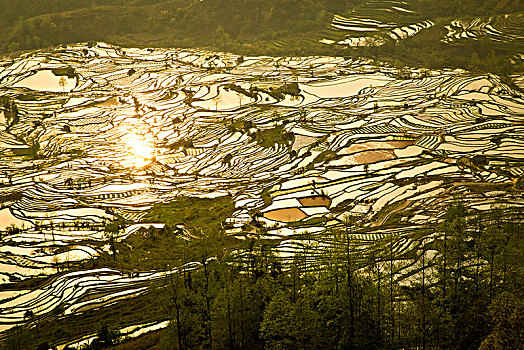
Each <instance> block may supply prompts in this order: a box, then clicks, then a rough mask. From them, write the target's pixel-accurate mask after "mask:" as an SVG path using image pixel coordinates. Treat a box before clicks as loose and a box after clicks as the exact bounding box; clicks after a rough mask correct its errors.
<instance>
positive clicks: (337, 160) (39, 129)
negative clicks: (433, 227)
mask: <svg viewBox="0 0 524 350" xmlns="http://www.w3.org/2000/svg"><path fill="white" fill-rule="evenodd" d="M412 30H415V29H412ZM410 33H411V32H410V31H407V34H410ZM84 50H87V53H88V54H85V53H84ZM40 55H46V56H49V57H52V58H53V60H54V61H56V62H63V64H64V65H68V66H70V67H71V69H72V70H73V71H74V72H75V78H69V79H67V78H66V81H65V83H66V84H65V85H64V86H60V85H59V82H60V78H59V77H58V76H55V77H52V76H50V75H49V74H50V72H51V74H52V71H51V70H49V69H47V68H48V67H47V68H46V67H43V66H42V67H41V66H39V65H38V63H35V62H40V57H39V56H40ZM241 61H242V60H239V56H237V55H233V54H224V53H218V54H216V53H213V52H208V51H204V50H185V49H158V50H155V51H154V52H149V51H147V50H142V49H123V50H120V49H118V48H116V47H112V46H110V45H107V44H104V43H99V44H97V45H96V46H93V47H88V46H86V45H74V46H69V47H67V48H66V49H61V50H60V51H58V50H57V51H53V50H50V52H47V53H43V52H39V53H34V54H32V55H28V56H27V57H22V58H18V59H16V60H14V61H13V62H11V63H5V64H4V65H3V66H2V68H1V69H2V70H1V71H0V74H1V76H2V77H5V79H4V80H3V81H2V85H1V88H0V95H1V96H6V97H7V96H8V98H9V99H10V101H11V102H13V103H15V105H16V106H17V109H18V114H17V118H13V117H12V116H10V118H6V112H8V111H4V110H2V114H0V129H1V131H0V204H1V207H0V231H1V233H2V234H1V240H2V246H4V247H12V249H11V248H10V249H7V248H6V249H3V250H0V264H1V265H0V267H1V268H0V271H1V272H2V275H1V276H2V277H1V284H0V293H7V291H6V290H4V289H2V285H4V286H7V285H9V286H10V287H11V286H13V285H16V283H17V282H19V281H20V280H27V279H29V278H31V277H34V276H41V277H45V276H52V275H56V277H57V279H56V280H54V281H53V282H52V283H49V284H46V285H44V286H41V287H39V288H35V289H34V290H32V291H30V292H29V294H20V293H25V291H26V290H27V289H26V288H20V289H19V290H18V291H17V290H11V291H10V292H9V293H13V294H9V295H12V296H13V297H14V298H13V299H11V300H10V301H8V302H2V301H0V308H2V311H3V312H2V317H1V318H0V327H2V328H3V329H6V328H9V327H12V326H13V325H16V324H18V323H23V322H25V321H26V320H24V317H23V315H24V312H25V311H27V310H38V311H37V312H38V313H40V314H42V315H44V314H46V315H48V314H50V313H51V312H52V311H53V310H55V309H57V308H58V307H59V306H60V307H63V308H62V310H64V311H63V312H65V313H69V314H75V313H79V312H83V311H86V310H88V309H92V308H97V307H101V306H104V305H107V304H109V303H111V302H114V301H116V300H124V299H125V298H127V297H129V296H131V295H137V294H140V293H144V292H145V291H146V290H147V286H148V283H149V282H150V281H152V280H156V279H159V278H161V277H162V276H163V274H164V273H167V274H168V273H169V270H167V269H166V270H165V271H138V272H137V273H138V276H137V277H133V278H130V277H129V276H127V275H126V272H121V271H118V270H114V269H97V268H90V267H89V268H88V267H87V265H86V266H84V267H83V268H79V271H75V272H68V271H67V263H72V262H78V261H79V262H84V263H86V264H87V263H88V262H90V261H91V260H92V259H94V258H95V257H96V256H97V254H109V253H110V249H109V248H108V245H107V244H108V234H107V233H106V232H105V230H104V225H105V223H107V222H110V221H111V220H113V219H114V218H116V217H121V218H123V219H126V220H127V221H128V225H127V227H124V228H122V229H121V231H120V232H118V234H117V235H116V237H117V238H116V239H117V240H118V239H124V238H125V237H127V236H129V235H133V234H136V233H137V232H141V230H142V229H143V230H148V229H150V228H151V227H152V228H154V229H158V230H160V229H162V227H163V226H162V223H159V222H152V223H149V224H148V225H146V226H140V225H142V224H144V223H140V225H139V226H135V225H138V224H139V222H140V221H141V219H142V218H143V217H144V215H145V214H146V212H147V210H148V209H150V208H151V207H152V206H153V205H154V204H155V203H160V202H169V201H173V200H176V199H177V197H178V196H180V195H184V196H192V197H199V198H217V197H223V196H225V195H228V196H231V198H232V201H233V202H234V206H235V208H234V209H235V210H234V211H233V214H231V217H229V218H228V219H227V220H226V221H227V222H228V223H232V226H233V229H231V230H234V231H229V232H231V233H232V232H234V234H235V237H239V238H246V237H248V236H252V235H253V232H258V231H256V230H254V229H253V228H252V227H249V225H251V223H252V222H253V220H255V221H258V222H259V223H260V224H261V225H262V226H265V227H263V228H262V229H263V230H266V231H267V232H266V231H264V233H263V234H264V235H268V236H270V237H272V238H274V239H277V240H278V239H281V237H285V236H290V235H293V236H294V237H293V238H294V240H293V241H288V242H281V243H282V244H280V245H279V248H278V249H280V250H281V251H280V253H281V256H283V257H284V256H285V257H288V256H290V255H292V254H293V252H294V251H295V249H299V248H297V247H300V245H299V244H297V242H300V239H299V238H300V236H301V235H303V234H304V235H306V234H318V233H319V232H322V231H324V230H325V229H326V228H329V227H332V226H337V225H340V223H341V220H342V219H343V218H344V216H345V215H347V214H351V215H354V216H357V217H358V218H360V219H362V220H364V221H365V220H368V221H367V222H372V223H374V225H375V226H373V225H371V224H370V225H369V230H370V231H369V232H367V233H366V234H365V235H357V234H355V239H365V240H372V239H376V237H383V236H384V235H385V234H386V233H384V232H383V231H380V232H378V231H377V232H374V231H373V228H374V227H375V228H376V227H379V226H380V225H378V224H377V222H378V223H379V224H380V222H382V221H383V220H386V217H387V215H389V214H391V213H395V211H401V210H404V209H409V211H408V210H406V212H409V213H410V214H409V215H410V216H406V218H405V220H404V221H403V222H402V225H405V226H406V227H409V229H406V232H409V230H411V229H413V227H415V228H416V227H423V226H424V225H426V224H427V223H431V222H433V221H435V220H438V218H439V215H440V214H439V213H441V210H442V208H443V207H444V204H443V203H445V201H446V200H449V199H450V198H452V196H453V194H454V193H455V192H454V191H459V190H463V189H470V188H471V184H472V183H473V184H474V183H476V182H483V183H486V182H487V183H492V184H493V186H500V188H499V191H498V192H496V191H493V192H489V193H478V192H475V191H471V192H468V196H469V197H468V198H469V202H468V203H469V204H468V205H471V206H472V207H478V208H484V206H486V205H487V204H486V201H487V200H491V201H492V202H490V203H494V202H497V201H498V202H504V201H505V196H504V193H505V192H504V191H506V190H508V189H512V191H513V192H512V193H513V195H514V196H515V198H516V199H514V200H512V202H511V203H510V204H508V205H516V206H522V205H523V201H522V194H521V193H522V192H521V190H522V189H520V188H517V187H515V186H516V185H515V184H517V183H518V181H517V180H518V178H519V177H520V176H522V175H521V174H522V173H523V172H524V171H523V169H522V163H521V160H522V155H523V154H524V144H523V143H522V140H521V137H520V133H521V131H522V127H523V121H524V119H523V114H522V112H523V109H522V108H523V107H522V106H523V105H524V104H523V102H524V101H523V96H522V94H521V93H520V92H518V91H515V90H513V89H512V88H510V87H509V86H507V85H505V84H504V83H502V82H501V81H500V79H499V78H498V77H496V76H493V75H489V76H486V75H479V74H474V73H469V72H464V71H459V70H455V71H434V72H430V73H429V74H427V76H425V77H419V72H418V71H416V70H413V77H412V78H410V79H399V78H398V76H397V75H396V73H395V70H394V69H393V68H391V67H386V66H384V65H381V64H379V63H374V62H371V61H367V60H356V59H345V58H342V57H336V58H331V57H293V58H278V57H276V58H272V57H244V58H243V62H241ZM57 66H61V65H59V64H57ZM39 67H40V68H39ZM34 69H37V70H38V72H36V73H34V72H33V71H32V70H34ZM31 74H32V75H31ZM36 77H38V79H37V80H38V82H37V80H35V79H36ZM40 77H43V78H45V79H40ZM51 78H52V79H51ZM29 79H31V80H29ZM57 79H58V80H57ZM51 80H52V81H51ZM20 84H23V85H20ZM38 84H42V85H38ZM21 87H25V88H26V89H21ZM29 89H32V91H30V90H29ZM9 113H11V112H9ZM2 118H3V119H2ZM504 186H506V187H504ZM486 197H487V198H486ZM433 198H439V199H442V201H440V200H439V202H438V203H437V204H431V205H433V206H432V208H431V209H432V210H431V211H430V212H428V213H425V209H426V206H427V205H428V203H430V200H431V199H433ZM441 203H442V204H441ZM384 210H389V212H387V213H386V214H384ZM315 220H316V221H315ZM381 220H382V221H381ZM180 224H183V223H180ZM10 225H14V226H12V227H16V228H17V229H20V231H16V232H15V231H10V232H9V234H8V233H7V228H8V227H9V226H10ZM246 227H247V228H246ZM377 230H378V229H377ZM226 232H228V231H226ZM261 235H262V233H261ZM188 237H189V238H188V239H191V237H190V236H188ZM279 237H280V238H279ZM308 237H310V235H308ZM308 239H309V238H308ZM402 246H403V247H404V246H405V247H409V244H408V243H406V244H405V245H402ZM42 248H45V249H44V250H39V249H42ZM278 249H277V251H278ZM403 249H404V248H403ZM406 249H408V248H406ZM37 251H38V252H39V253H38V254H34V255H32V254H31V252H37ZM41 252H45V253H41ZM108 252H109V253H108ZM191 268H198V264H195V265H194V266H193V265H192V266H191ZM58 269H60V273H57V270H58ZM15 289H16V288H15ZM100 289H104V290H105V292H104V293H103V295H99V294H98V293H99V291H100ZM0 295H4V294H0ZM6 295H7V294H6ZM90 296H92V298H90ZM79 300H83V301H82V302H79ZM77 301H78V302H77Z"/></svg>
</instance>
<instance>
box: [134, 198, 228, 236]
mask: <svg viewBox="0 0 524 350" xmlns="http://www.w3.org/2000/svg"><path fill="white" fill-rule="evenodd" d="M234 210H235V204H234V202H233V199H232V198H231V196H223V197H218V198H212V199H211V198H196V197H184V196H182V197H178V198H177V200H176V201H174V202H170V203H159V204H156V205H154V206H153V207H152V208H151V209H150V210H149V212H148V213H147V214H146V216H145V217H144V218H143V220H142V221H143V222H161V223H164V224H166V225H167V226H168V227H170V228H174V227H176V225H180V224H183V225H184V226H185V227H186V228H187V229H189V230H190V232H191V233H193V234H197V235H201V234H203V235H208V236H210V235H216V234H218V233H220V231H221V229H222V224H223V223H224V221H225V220H226V218H228V217H229V216H231V214H233V211H234Z"/></svg>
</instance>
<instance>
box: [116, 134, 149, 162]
mask: <svg viewBox="0 0 524 350" xmlns="http://www.w3.org/2000/svg"><path fill="white" fill-rule="evenodd" d="M122 141H123V142H124V144H125V147H126V148H127V154H126V155H125V156H124V160H123V162H122V163H123V165H124V166H128V167H135V168H143V167H145V166H146V165H148V164H151V161H152V160H153V158H154V157H155V154H156V150H155V147H154V142H153V138H152V137H151V136H149V135H148V134H144V135H142V134H138V133H135V132H129V133H128V134H126V135H124V136H123V137H122Z"/></svg>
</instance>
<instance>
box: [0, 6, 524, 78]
mask: <svg viewBox="0 0 524 350" xmlns="http://www.w3.org/2000/svg"><path fill="white" fill-rule="evenodd" d="M363 3H365V2H363V1H360V0H352V1H347V2H340V1H336V0H319V1H316V0H308V1H296V0H284V1H278V2H274V1H270V0H263V1H254V0H241V1H240V0H220V1H200V0H192V1H181V0H163V1H162V0H142V1H139V0H119V1H109V0H74V1H64V0H53V1H44V0H22V1H9V0H7V1H0V50H1V51H2V52H4V53H8V52H16V51H19V50H33V49H40V48H46V47H49V46H55V45H61V44H67V43H75V42H86V41H96V40H101V41H107V42H111V43H113V44H117V45H123V46H164V47H165V46H170V47H210V48H213V49H219V50H226V51H230V52H236V53H239V54H257V55H260V54H270V55H315V54H324V55H342V56H348V55H349V56H367V57H372V58H377V59H380V60H386V61H391V62H392V63H396V64H399V65H401V64H409V65H423V66H426V67H428V68H443V67H459V68H465V69H470V70H479V71H490V72H494V73H497V74H502V75H509V74H514V73H516V72H521V71H522V62H521V61H520V62H519V61H516V62H515V61H514V58H512V57H513V56H514V55H515V53H518V50H519V49H518V47H514V45H516V44H510V45H502V46H501V45H498V46H495V45H494V43H493V42H492V41H490V40H487V39H486V38H479V40H471V41H468V42H467V43H465V44H461V45H448V44H445V43H443V42H441V39H442V38H443V36H444V33H443V32H442V30H441V29H440V27H438V28H437V27H434V28H431V29H429V30H426V31H422V32H420V33H419V34H417V35H415V36H413V37H411V38H408V39H407V40H403V41H401V42H399V43H394V42H390V43H387V44H386V45H383V46H380V47H358V48H348V47H344V46H326V45H324V44H321V43H319V40H320V39H322V35H323V33H325V32H326V31H329V30H330V29H329V27H330V22H331V20H332V18H333V15H336V14H343V13H351V12H352V11H353V8H356V7H357V6H360V5H362V4H363ZM411 6H412V7H413V9H414V10H415V11H414V12H415V13H416V15H415V17H414V19H419V20H432V21H435V22H442V23H444V22H447V21H448V22H449V21H451V20H453V19H457V18H464V19H471V18H474V16H493V15H498V14H507V13H519V12H522V11H523V10H524V6H523V4H522V2H519V1H502V2H500V1H492V0H489V1H460V0H439V1H422V0H417V1H412V2H411ZM519 45H520V44H519Z"/></svg>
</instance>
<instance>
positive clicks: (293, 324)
mask: <svg viewBox="0 0 524 350" xmlns="http://www.w3.org/2000/svg"><path fill="white" fill-rule="evenodd" d="M522 219H523V216H522V213H521V212H518V211H515V210H511V209H508V208H502V207H501V208H496V209H493V210H492V211H489V212H488V213H474V212H472V211H470V210H468V209H467V208H466V207H465V206H464V205H462V204H461V203H458V204H454V205H452V206H450V207H449V208H448V210H447V212H446V214H445V216H444V218H443V220H442V222H441V223H440V224H439V225H438V226H437V227H436V228H435V229H434V230H429V231H427V232H423V233H421V234H420V237H419V238H416V237H414V238H413V239H414V240H415V242H418V243H416V244H415V246H416V247H415V248H414V249H412V250H410V251H409V253H407V254H408V255H406V256H402V257H400V258H399V253H398V252H397V251H396V250H395V242H396V240H395V239H394V237H392V238H389V239H384V240H381V241H379V242H377V243H375V244H373V245H371V246H367V247H365V249H362V246H361V244H360V243H359V242H358V241H357V240H355V239H353V238H352V237H354V236H353V234H354V233H355V232H357V231H355V230H358V228H357V227H356V225H355V221H348V222H347V223H346V227H345V228H342V229H336V230H330V231H329V232H326V233H325V235H324V236H322V237H317V240H319V241H322V242H324V245H323V246H322V249H321V251H322V254H321V255H316V256H315V258H312V256H313V255H312V252H313V250H314V247H309V248H308V247H307V246H305V248H303V250H302V251H298V253H297V254H295V256H294V257H293V258H292V259H291V260H289V261H287V262H286V261H283V260H282V258H280V257H278V256H277V255H276V254H275V253H274V250H273V249H272V248H271V245H270V244H268V243H262V242H255V241H253V242H252V243H251V248H250V249H248V250H247V251H246V252H244V253H243V254H242V259H241V261H242V264H239V263H238V261H239V260H238V258H235V256H234V255H231V254H225V255H223V256H222V257H219V258H218V259H210V255H209V252H208V251H207V250H206V245H205V244H203V245H202V247H203V248H202V249H203V251H202V255H201V257H200V259H201V263H202V268H201V269H200V270H199V271H196V272H195V271H193V272H189V271H181V272H179V273H175V274H173V275H170V276H169V277H166V280H165V281H164V283H163V284H162V286H161V287H160V286H159V287H158V289H154V288H153V290H154V293H157V295H158V300H159V303H160V305H161V307H162V309H163V310H164V312H165V315H166V316H167V317H168V318H169V320H170V325H169V326H168V328H167V329H165V331H164V332H163V335H162V336H161V338H160V340H159V343H158V347H159V348H160V349H407V348H418V349H474V348H479V349H521V348H522V347H523V346H524V327H523V326H524V299H523V298H522V297H523V295H522V294H523V292H522V291H523V290H524V289H523V288H522V287H523V286H522V283H523V281H524V279H523V273H524V264H523V261H522V253H523V246H522V242H523V240H522V239H523V233H524V230H523V226H522ZM310 249H311V250H310ZM96 344H100V343H94V345H92V347H91V348H93V349H94V348H97V347H96V346H99V345H96Z"/></svg>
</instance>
